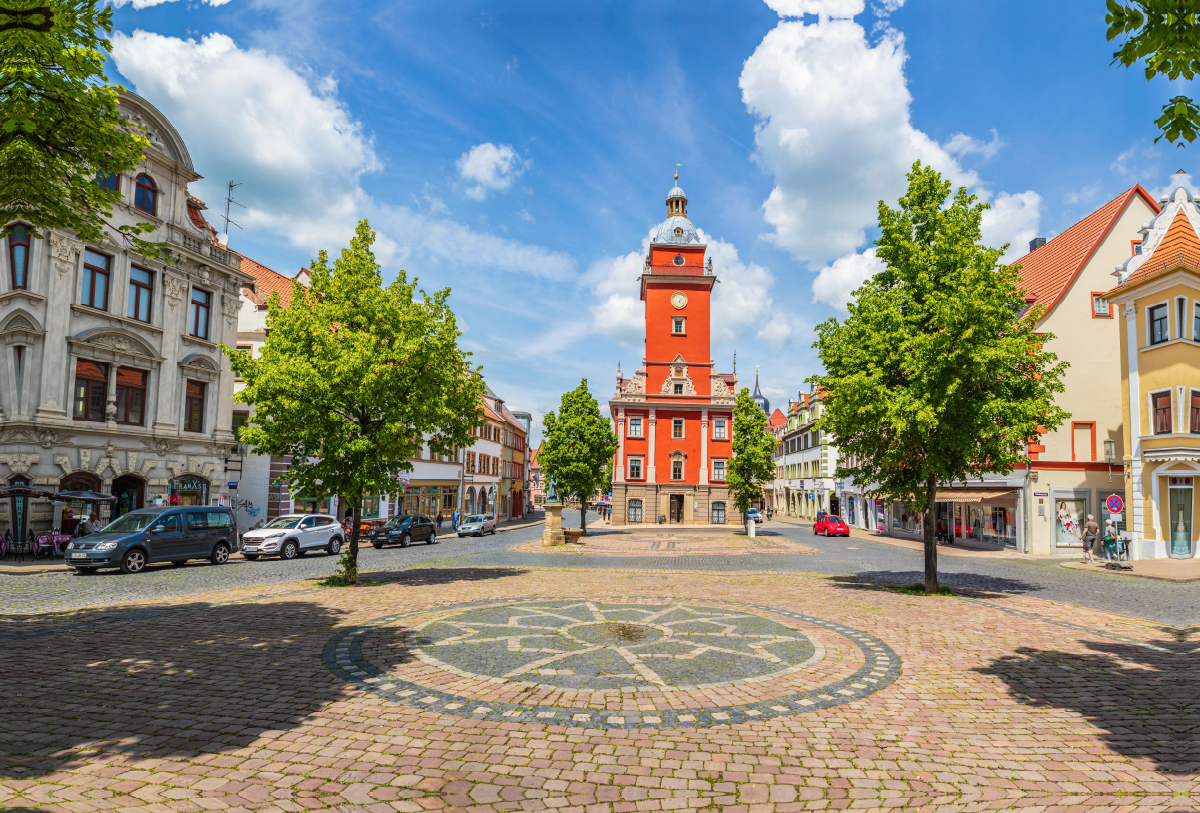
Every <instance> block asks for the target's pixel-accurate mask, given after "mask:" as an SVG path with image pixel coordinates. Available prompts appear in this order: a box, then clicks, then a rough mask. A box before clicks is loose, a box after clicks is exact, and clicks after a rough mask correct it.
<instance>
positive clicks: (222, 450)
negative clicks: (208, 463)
mask: <svg viewBox="0 0 1200 813" xmlns="http://www.w3.org/2000/svg"><path fill="white" fill-rule="evenodd" d="M204 451H205V452H207V453H208V454H210V455H212V456H213V457H226V456H227V455H229V454H230V453H231V452H232V451H233V450H232V449H231V448H230V446H229V445H228V444H225V443H214V444H212V445H211V446H205V447H204Z"/></svg>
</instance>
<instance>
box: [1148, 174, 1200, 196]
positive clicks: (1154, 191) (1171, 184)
mask: <svg viewBox="0 0 1200 813" xmlns="http://www.w3.org/2000/svg"><path fill="white" fill-rule="evenodd" d="M1154 174H1155V175H1158V173H1157V172H1156V173H1154ZM1181 186H1182V187H1185V188H1186V189H1188V190H1190V191H1191V192H1192V194H1193V195H1194V194H1195V193H1196V186H1195V184H1194V183H1192V176H1191V175H1190V174H1189V173H1186V172H1183V173H1180V172H1172V173H1171V174H1170V175H1169V176H1167V178H1166V182H1165V183H1163V185H1162V186H1151V187H1149V188H1148V189H1147V190H1146V191H1147V192H1149V193H1150V194H1151V195H1152V196H1153V197H1154V199H1155V200H1158V199H1159V198H1161V197H1162V196H1163V195H1170V194H1172V193H1173V192H1174V191H1175V190H1176V189H1178V188H1179V187H1181Z"/></svg>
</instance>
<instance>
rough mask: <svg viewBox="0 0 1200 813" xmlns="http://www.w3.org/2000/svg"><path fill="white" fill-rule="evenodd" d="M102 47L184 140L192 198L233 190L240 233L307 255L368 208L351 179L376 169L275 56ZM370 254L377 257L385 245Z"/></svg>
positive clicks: (354, 138)
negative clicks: (248, 231) (194, 184)
mask: <svg viewBox="0 0 1200 813" xmlns="http://www.w3.org/2000/svg"><path fill="white" fill-rule="evenodd" d="M112 41H113V58H114V59H115V61H116V63H117V67H118V69H119V70H120V71H121V73H122V74H123V75H124V76H125V77H126V78H127V79H129V80H130V81H131V82H132V84H133V85H134V86H135V87H136V88H137V92H138V93H139V94H140V95H142V96H145V97H146V98H147V99H150V100H151V101H152V102H153V104H154V105H155V107H157V108H158V109H159V110H161V111H162V113H163V114H164V115H165V116H166V117H167V118H168V119H170V121H171V123H172V124H174V125H175V128H176V129H177V130H179V131H180V133H182V134H184V139H185V141H186V143H187V148H188V151H189V153H190V154H191V157H192V161H193V163H194V164H195V166H196V168H197V169H198V170H200V171H201V172H202V173H204V174H205V175H208V176H209V177H208V179H207V180H206V181H202V182H200V184H199V185H198V186H199V189H198V193H199V194H201V195H203V196H205V197H208V198H209V202H210V203H213V204H214V205H215V203H216V201H217V200H219V199H221V198H224V192H225V189H224V187H225V182H226V181H228V180H231V179H232V180H235V181H238V182H240V183H241V184H242V185H241V186H240V187H239V188H238V190H237V197H238V199H239V200H240V201H241V202H242V203H244V204H245V205H246V206H247V209H246V211H245V212H243V213H242V216H241V217H240V218H238V219H239V220H240V221H241V222H242V223H243V225H244V226H245V227H247V228H267V229H271V230H273V231H276V232H279V233H281V234H283V235H285V236H286V237H287V238H288V239H289V240H290V241H291V243H292V244H293V245H296V246H300V247H304V248H308V249H317V248H325V247H328V245H329V244H330V242H331V239H332V240H334V241H345V240H346V239H348V237H349V235H350V233H351V230H352V229H353V226H354V223H355V221H356V220H357V219H358V218H359V217H361V216H362V214H363V212H364V210H366V209H367V208H368V204H369V200H368V198H367V195H366V194H365V193H364V192H363V190H362V188H361V187H360V186H359V177H360V176H361V175H362V174H363V173H365V172H370V171H373V170H374V169H376V168H377V167H378V162H377V159H376V157H375V152H374V149H373V147H372V143H371V139H370V138H368V137H367V136H366V135H364V134H363V132H362V129H361V127H360V126H359V124H358V122H356V121H355V120H354V119H353V118H352V117H351V116H350V113H349V112H348V110H347V109H346V107H345V106H344V105H343V104H342V103H341V102H339V101H338V100H337V99H336V98H334V97H333V96H332V95H330V94H329V93H326V92H322V91H321V90H319V89H314V87H313V83H311V82H310V81H309V80H308V79H307V78H305V76H303V75H302V74H301V73H300V72H299V71H297V70H295V69H294V68H292V67H291V66H289V65H288V64H287V63H286V62H285V61H284V60H283V59H282V58H280V57H279V56H277V55H274V54H269V53H267V52H265V51H261V50H258V49H242V48H239V47H238V46H237V44H236V43H235V42H234V41H233V40H232V39H230V38H229V37H227V36H225V35H224V34H209V35H207V36H205V37H204V38H203V39H201V40H200V41H196V40H194V39H188V40H182V39H178V38H176V37H164V36H161V35H159V34H152V33H149V32H146V31H135V32H134V33H133V34H124V33H121V32H118V33H116V34H114V35H113V40H112ZM316 84H317V85H318V87H324V88H326V89H329V88H336V84H335V83H334V84H331V83H330V82H322V81H321V80H319V79H318V80H316ZM214 172H220V173H221V174H220V175H219V176H216V177H214V176H213V174H212V173H214ZM377 249H378V250H379V253H380V256H381V257H385V256H387V251H388V243H387V241H386V239H385V240H381V241H380V244H379V245H378V246H377Z"/></svg>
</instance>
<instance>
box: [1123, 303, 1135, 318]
mask: <svg viewBox="0 0 1200 813" xmlns="http://www.w3.org/2000/svg"><path fill="white" fill-rule="evenodd" d="M1125 318H1126V319H1128V320H1129V321H1130V322H1133V321H1136V320H1137V305H1135V304H1133V303H1132V302H1130V303H1128V304H1127V305H1126V306H1125Z"/></svg>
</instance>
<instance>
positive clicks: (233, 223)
mask: <svg viewBox="0 0 1200 813" xmlns="http://www.w3.org/2000/svg"><path fill="white" fill-rule="evenodd" d="M239 186H241V184H240V183H234V182H233V181H230V182H229V191H228V192H227V193H226V194H225V217H224V218H222V219H223V220H224V221H225V234H226V235H228V234H229V227H230V226H237V227H238V228H239V229H240V228H241V227H242V224H241V223H238V222H237V221H234V220H230V219H229V207H231V206H242V204H240V203H238V202H237V201H236V200H234V199H233V190H234V189H236V188H237V187H239ZM242 208H243V209H245V208H246V207H245V206H242ZM226 242H228V238H226Z"/></svg>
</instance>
